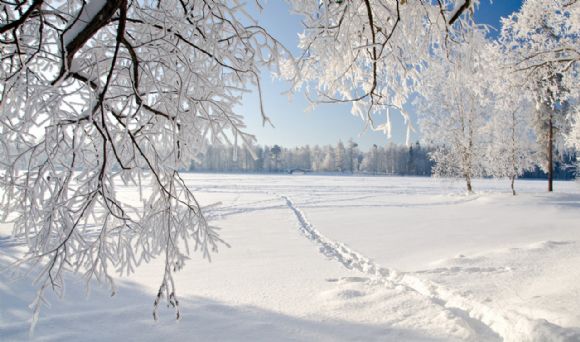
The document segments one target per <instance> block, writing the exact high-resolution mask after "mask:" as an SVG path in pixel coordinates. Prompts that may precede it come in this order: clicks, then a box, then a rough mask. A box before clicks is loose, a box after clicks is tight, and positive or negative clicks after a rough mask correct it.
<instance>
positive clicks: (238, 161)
mask: <svg viewBox="0 0 580 342" xmlns="http://www.w3.org/2000/svg"><path fill="white" fill-rule="evenodd" d="M250 149H251V150H249V149H247V148H240V147H236V146H232V145H224V144H214V145H208V146H207V148H206V149H205V152H203V153H199V154H198V155H197V158H196V159H195V160H194V161H192V163H191V165H190V167H189V169H188V171H190V172H224V173H292V172H296V171H298V172H301V171H304V172H308V173H310V172H312V173H339V174H367V175H394V176H426V177H430V176H432V175H433V167H434V166H435V162H434V161H433V159H432V158H431V154H432V153H433V152H434V151H436V148H434V147H432V146H429V145H427V146H425V145H422V144H421V143H420V142H418V141H417V142H415V143H414V144H411V145H409V146H407V145H404V144H395V143H393V142H390V143H388V144H386V145H385V146H377V145H373V146H372V147H370V148H369V149H368V150H366V151H364V150H362V149H361V148H360V147H359V146H358V144H357V143H356V142H354V141H352V140H349V141H348V142H347V143H346V144H345V143H343V142H342V141H339V142H338V143H337V144H336V146H332V145H324V146H318V145H315V146H310V145H305V146H300V147H293V148H286V147H281V146H278V145H274V146H268V145H255V146H252V147H251V148H250ZM254 156H255V158H254ZM575 171H576V155H575V153H573V152H571V151H564V152H562V153H560V156H559V158H558V160H557V161H556V163H555V172H554V176H555V178H556V179H562V180H569V179H574V177H575ZM546 177H547V175H546V173H545V172H544V171H542V169H541V168H540V167H538V166H536V167H535V168H533V169H532V170H529V171H526V172H525V173H524V174H523V175H522V176H520V178H528V179H533V178H538V179H545V178H546Z"/></svg>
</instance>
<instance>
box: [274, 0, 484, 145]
mask: <svg viewBox="0 0 580 342" xmlns="http://www.w3.org/2000/svg"><path fill="white" fill-rule="evenodd" d="M289 3H290V4H291V5H292V9H293V11H294V12H296V13H298V14H300V15H302V16H303V17H304V20H303V23H304V25H305V30H304V32H303V33H302V34H301V35H300V43H299V44H300V47H301V48H302V50H303V53H302V55H301V56H299V58H298V61H297V63H296V64H292V65H291V67H286V68H284V69H283V71H284V75H285V76H286V77H287V78H289V79H291V80H292V81H293V84H294V89H300V88H305V89H306V93H307V95H308V96H309V98H310V100H311V101H312V103H313V104H317V103H334V102H349V103H352V114H353V115H356V116H359V117H360V118H362V119H363V120H364V121H365V122H366V123H367V124H368V125H369V126H370V127H371V128H372V129H375V130H382V131H385V132H386V133H387V134H388V132H389V130H390V124H389V122H390V120H389V118H388V116H389V115H390V114H389V109H395V110H397V111H399V112H401V113H402V114H403V115H404V117H405V119H406V122H407V123H408V124H409V125H410V124H411V121H410V120H409V117H408V115H407V113H406V111H405V109H404V105H405V104H406V103H407V101H408V98H409V97H410V95H411V94H413V92H414V91H415V88H416V86H417V84H418V83H419V82H420V79H421V77H422V73H423V72H424V69H425V67H426V61H427V60H428V59H429V58H430V56H431V55H432V54H433V51H434V50H433V49H434V48H440V47H446V46H448V45H449V44H452V43H453V42H454V41H455V40H457V39H459V38H460V35H461V33H462V32H463V31H465V30H469V28H470V27H471V26H472V24H473V22H472V20H471V19H470V18H469V15H468V14H467V13H468V12H472V11H473V9H474V7H475V6H477V5H478V4H479V1H477V0H474V1H470V0H457V1H451V0H438V1H436V2H430V1H420V0H408V1H405V0H395V1H390V2H389V1H378V0H357V1H320V2H318V1H312V0H297V1H289ZM378 113H383V114H386V115H387V118H386V120H385V122H384V123H375V119H374V117H373V114H378Z"/></svg>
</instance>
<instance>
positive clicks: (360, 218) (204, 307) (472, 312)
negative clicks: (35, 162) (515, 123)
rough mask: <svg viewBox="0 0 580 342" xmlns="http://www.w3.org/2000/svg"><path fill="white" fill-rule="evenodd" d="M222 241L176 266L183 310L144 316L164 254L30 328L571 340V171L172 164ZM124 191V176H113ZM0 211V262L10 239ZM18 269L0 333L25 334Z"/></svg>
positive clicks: (10, 252) (97, 336) (579, 232)
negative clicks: (510, 179)
mask: <svg viewBox="0 0 580 342" xmlns="http://www.w3.org/2000/svg"><path fill="white" fill-rule="evenodd" d="M185 177H186V179H187V180H188V182H189V184H190V185H191V188H192V189H193V190H194V191H195V193H197V194H198V196H199V199H200V200H201V202H202V203H203V204H207V205H209V204H212V203H215V202H221V203H222V205H221V206H218V207H214V208H213V209H212V210H211V211H208V212H207V215H208V217H209V218H210V219H211V220H212V221H213V224H215V225H217V226H219V227H221V228H222V230H221V236H222V237H223V238H224V239H225V240H226V241H227V242H228V243H229V244H231V248H226V247H223V248H222V249H221V250H220V253H219V254H217V255H214V257H213V260H212V262H211V263H208V262H207V261H205V260H201V258H200V257H199V256H198V255H194V256H193V257H192V260H190V261H189V263H188V264H187V265H186V267H185V269H184V270H182V271H181V272H179V273H178V274H177V276H176V281H177V290H178V295H179V296H180V297H181V311H182V319H181V320H180V321H178V322H177V321H175V319H174V313H173V310H172V309H166V310H165V309H163V310H162V311H161V313H160V315H161V317H160V321H159V322H154V321H153V319H152V315H151V313H152V306H153V300H154V297H155V295H156V291H157V288H158V286H159V282H160V280H161V277H162V271H163V264H162V262H161V261H154V262H152V263H150V264H148V265H144V266H143V267H141V268H139V269H138V270H137V273H136V274H134V275H132V276H131V277H129V278H125V279H122V280H119V284H120V286H119V290H118V294H117V295H116V296H114V297H111V296H110V294H109V293H108V291H107V290H106V289H103V288H100V287H99V286H94V287H93V288H92V289H91V292H90V295H89V296H88V297H87V296H86V295H85V290H84V288H83V286H82V282H81V280H79V279H76V278H75V277H72V276H71V277H70V279H69V282H68V283H67V289H66V296H65V297H64V298H63V299H58V298H54V297H50V296H49V301H50V304H51V307H49V308H44V309H43V311H42V313H41V319H40V321H39V323H38V326H37V328H36V331H35V334H34V335H33V336H32V338H31V339H32V340H39V341H57V340H58V341H93V340H94V341H111V340H124V341H167V340H173V341H214V340H218V341H282V340H288V341H354V340H357V341H502V340H505V341H580V310H579V308H580V266H579V265H580V185H579V184H578V183H574V182H557V183H556V184H555V190H556V192H555V193H553V194H547V193H546V192H545V188H546V183H545V182H541V181H519V182H517V183H516V186H517V188H519V193H520V194H519V195H518V196H517V197H513V196H511V194H510V191H509V188H508V186H509V184H508V183H507V182H499V181H492V180H480V181H476V182H475V183H474V187H475V191H476V194H475V195H466V194H465V192H464V189H463V186H464V185H463V183H461V182H451V181H449V180H436V179H428V178H399V177H397V178H395V177H392V178H388V177H333V176H265V175H201V174H187V175H185ZM121 191H124V193H125V194H126V196H127V198H130V199H134V200H136V201H137V198H138V192H137V190H136V189H135V188H127V187H125V188H122V190H121ZM9 232H10V227H9V226H6V225H4V226H0V262H1V265H2V266H0V267H4V266H5V265H7V264H8V263H9V262H10V261H11V260H13V258H14V256H15V255H17V254H18V253H19V247H18V241H14V240H13V239H11V238H10V237H8V235H9ZM34 293H35V287H34V286H33V285H32V284H31V283H30V280H29V279H17V280H13V279H11V278H9V277H8V274H7V273H6V272H4V273H2V274H0V340H1V341H19V340H27V339H29V337H28V328H29V321H30V318H31V313H30V310H29V309H28V308H27V306H28V304H30V302H31V301H32V299H33V296H34Z"/></svg>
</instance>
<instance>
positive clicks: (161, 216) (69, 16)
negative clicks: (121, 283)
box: [0, 0, 282, 320]
mask: <svg viewBox="0 0 580 342" xmlns="http://www.w3.org/2000/svg"><path fill="white" fill-rule="evenodd" d="M257 4H258V5H260V4H259V3H257ZM0 46H1V50H2V55H1V61H0V136H1V138H0V159H1V161H0V163H1V164H0V165H1V166H0V168H1V171H2V174H1V183H0V186H1V195H2V200H1V202H0V205H1V207H0V208H1V210H0V212H1V213H2V215H3V218H2V219H3V220H4V221H11V222H13V224H14V234H15V235H16V236H19V237H21V238H22V240H23V241H26V244H27V246H28V253H27V255H26V256H25V258H24V259H23V260H22V261H21V262H22V263H31V264H33V265H37V266H38V267H39V269H40V272H39V273H38V279H37V282H38V284H39V287H40V290H39V293H38V298H37V299H36V301H35V303H34V307H35V315H34V317H35V320H36V319H37V317H38V312H39V309H40V306H41V303H42V296H43V292H44V290H45V289H47V288H52V289H53V290H55V291H57V292H59V293H61V292H62V288H63V282H64V278H63V275H64V273H65V271H67V270H72V271H78V272H81V273H83V274H84V277H85V279H86V281H87V283H88V282H89V281H91V279H97V280H99V281H103V282H106V283H108V284H109V285H110V287H111V290H112V292H113V293H114V291H115V285H114V281H113V278H112V277H111V269H115V270H117V271H118V272H119V273H121V274H125V273H130V272H132V270H133V269H134V268H135V267H136V266H137V265H139V264H140V263H141V262H144V261H145V262H146V261H148V260H150V259H151V258H155V257H157V256H162V257H163V258H165V266H164V270H163V274H162V277H161V284H160V288H159V293H158V295H157V298H156V300H155V310H154V316H155V317H156V315H157V313H156V311H157V306H158V304H159V303H160V301H161V300H162V299H163V298H166V299H167V300H168V302H169V303H170V304H171V305H172V306H173V307H175V310H176V315H177V317H178V318H179V305H178V304H179V302H178V299H177V296H176V291H175V284H174V282H173V276H172V275H173V272H175V271H177V270H179V269H180V268H182V267H183V265H184V263H185V260H186V259H187V255H188V253H189V252H190V251H191V249H193V250H200V251H201V253H202V255H203V256H204V257H208V258H209V254H210V252H211V251H215V250H217V247H218V245H219V244H220V243H221V242H223V241H222V240H221V239H220V238H219V236H218V234H217V232H216V230H215V228H214V227H212V226H211V225H210V224H209V223H208V222H207V220H206V219H205V218H204V216H203V214H202V211H201V207H200V204H199V203H198V202H197V200H196V198H195V197H194V194H193V193H192V192H191V191H190V190H189V189H188V187H187V184H186V182H185V181H184V180H183V179H182V178H181V177H180V174H179V173H178V171H177V170H178V169H179V168H180V167H187V166H188V165H189V163H190V160H191V159H192V158H193V157H194V156H195V155H196V154H197V153H198V152H199V151H200V150H201V149H203V147H204V143H205V141H207V140H211V141H214V142H215V141H231V140H232V139H233V141H236V142H237V141H241V142H242V143H243V144H246V145H250V144H251V142H252V141H253V137H252V136H251V135H249V134H247V133H245V132H244V131H243V129H244V125H243V122H242V119H241V116H239V115H237V114H236V113H234V112H233V111H232V108H234V107H235V106H236V105H237V104H239V102H240V99H241V94H242V93H243V92H245V91H248V89H250V88H254V87H257V88H258V89H260V83H259V80H258V72H259V70H260V69H259V68H261V67H262V66H275V63H276V61H277V60H278V59H279V58H280V51H282V50H281V48H280V45H279V44H278V43H277V42H276V41H275V40H274V39H273V38H272V37H270V36H269V35H268V33H267V32H266V31H265V30H264V29H263V28H261V27H260V26H258V25H256V23H255V21H254V20H253V19H252V18H251V17H249V16H248V15H247V13H246V11H245V9H244V7H243V6H241V5H240V4H238V2H237V1H219V0H188V1H186V0H169V1H145V2H142V1H131V0H122V1H105V0H89V1H84V0H66V1H49V0H44V1H43V0H28V1H3V2H2V3H1V4H0ZM262 115H263V119H264V121H267V117H266V116H265V115H264V113H263V111H262ZM142 179H143V180H148V181H150V184H151V191H150V194H149V195H148V197H147V198H146V199H144V201H143V206H142V208H140V207H138V206H135V205H132V204H131V203H129V202H127V201H124V200H122V199H121V198H120V196H119V195H118V192H117V191H116V188H117V187H118V185H119V183H120V182H121V183H125V184H137V185H139V186H140V187H141V186H143V184H142Z"/></svg>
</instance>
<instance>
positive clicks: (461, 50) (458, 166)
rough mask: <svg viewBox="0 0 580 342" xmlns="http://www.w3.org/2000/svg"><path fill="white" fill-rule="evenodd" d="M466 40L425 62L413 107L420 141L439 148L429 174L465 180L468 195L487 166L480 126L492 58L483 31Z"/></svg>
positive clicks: (484, 136) (484, 118) (486, 111)
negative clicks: (423, 76)
mask: <svg viewBox="0 0 580 342" xmlns="http://www.w3.org/2000/svg"><path fill="white" fill-rule="evenodd" d="M464 39H465V43H462V44H455V45H454V46H453V48H452V49H449V50H448V54H447V55H445V54H439V55H436V56H440V57H439V58H437V57H436V58H434V59H433V61H432V62H431V63H430V64H429V68H428V69H427V72H426V74H425V79H424V80H423V82H422V83H421V86H420V89H419V92H420V94H421V96H420V97H419V98H418V99H417V106H418V111H419V115H420V125H421V131H422V133H423V137H424V139H425V140H426V141H427V142H429V143H430V144H433V145H435V146H436V148H437V149H436V151H434V152H433V153H432V158H433V160H434V161H435V163H436V165H435V167H434V170H433V173H434V174H435V175H438V176H447V177H459V178H463V179H464V180H465V182H466V186H467V191H468V192H472V191H473V188H472V183H471V180H472V179H473V178H474V177H477V176H481V175H483V174H484V167H485V165H484V162H483V161H484V158H483V157H482V156H484V155H485V147H486V139H487V134H486V130H485V129H484V127H485V125H486V122H487V118H488V115H489V112H490V108H491V106H492V103H491V101H490V100H491V98H490V95H491V94H490V91H489V89H490V82H489V81H490V80H489V79H488V78H487V75H486V68H487V66H488V65H489V58H490V55H489V54H488V53H486V50H487V45H488V44H489V43H488V42H487V41H486V40H485V36H484V32H482V31H479V30H472V31H471V32H467V33H466V34H465V36H464ZM442 90H443V91H444V94H441V92H442Z"/></svg>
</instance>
